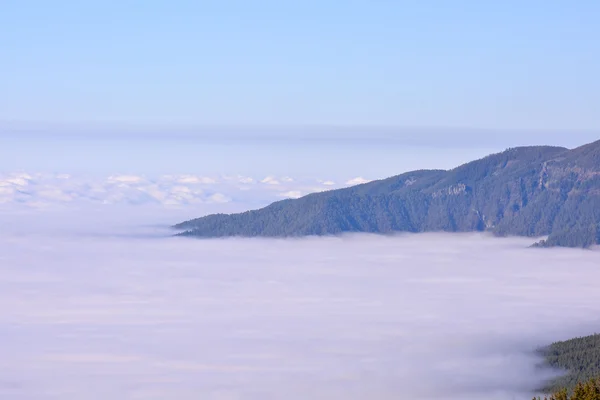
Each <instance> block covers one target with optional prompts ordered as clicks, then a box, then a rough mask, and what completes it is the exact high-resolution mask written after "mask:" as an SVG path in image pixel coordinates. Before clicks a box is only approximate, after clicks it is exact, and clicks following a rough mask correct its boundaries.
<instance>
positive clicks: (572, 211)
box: [175, 141, 600, 247]
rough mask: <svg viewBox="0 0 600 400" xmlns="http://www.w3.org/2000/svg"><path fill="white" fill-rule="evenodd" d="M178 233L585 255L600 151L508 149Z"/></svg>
mask: <svg viewBox="0 0 600 400" xmlns="http://www.w3.org/2000/svg"><path fill="white" fill-rule="evenodd" d="M175 228H177V229H179V230H181V231H182V233H181V235H183V236H194V237H223V236H270V237H274V236H305V235H332V234H339V233H344V232H373V233H391V232H398V231H403V232H427V231H447V232H464V231H490V232H493V233H495V234H498V235H523V236H531V237H540V236H549V237H548V239H547V240H546V241H544V242H541V243H540V245H542V246H554V245H560V246H573V247H576V246H578V247H588V246H590V245H592V244H595V243H600V141H597V142H594V143H591V144H588V145H586V146H582V147H579V148H576V149H573V150H568V149H565V148H562V147H548V146H537V147H519V148H513V149H509V150H506V151H504V152H502V153H498V154H493V155H490V156H488V157H485V158H483V159H480V160H477V161H473V162H470V163H468V164H464V165H461V166H459V167H457V168H455V169H452V170H449V171H443V170H421V171H413V172H408V173H404V174H402V175H398V176H394V177H391V178H388V179H383V180H379V181H374V182H370V183H366V184H363V185H358V186H354V187H350V188H345V189H339V190H332V191H328V192H322V193H314V194H310V195H308V196H305V197H302V198H300V199H295V200H283V201H279V202H276V203H273V204H271V205H269V206H267V207H265V208H262V209H260V210H253V211H247V212H244V213H239V214H231V215H225V214H216V215H209V216H206V217H203V218H198V219H194V220H190V221H186V222H183V223H181V224H178V225H176V226H175Z"/></svg>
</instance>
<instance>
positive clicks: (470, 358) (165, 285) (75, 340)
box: [0, 219, 600, 400]
mask: <svg viewBox="0 0 600 400" xmlns="http://www.w3.org/2000/svg"><path fill="white" fill-rule="evenodd" d="M44 223H46V222H43V221H40V220H39V219H38V220H36V221H35V223H34V224H32V225H31V226H29V231H30V234H24V233H23V231H19V232H18V234H16V233H15V232H13V231H11V230H10V229H8V228H7V225H4V229H3V232H2V233H1V237H0V239H1V240H0V255H1V258H2V262H1V263H0V272H1V273H0V310H1V312H0V337H2V338H3V343H4V350H3V357H2V358H1V359H0V377H1V379H0V397H1V398H10V399H14V400H22V399H36V400H37V399H57V400H58V399H61V400H62V399H71V398H77V399H81V400H91V399H94V400H95V399H107V398H114V399H180V400H186V399H194V400H195V399H199V398H201V399H207V400H213V399H214V400H221V399H252V400H264V399H283V398H285V399H289V400H295V399H306V398H311V399H323V400H324V399H346V400H363V399H364V400H366V399H378V400H387V399H399V398H417V399H452V400H454V399H456V400H458V399H461V400H462V399H476V398H477V399H480V398H483V397H485V398H486V399H502V400H504V399H513V398H524V399H527V398H528V397H527V396H529V395H530V393H529V391H530V390H531V389H532V388H533V387H535V386H536V384H538V383H540V382H541V381H542V380H543V379H544V378H546V377H548V376H549V373H548V371H541V370H539V369H537V368H536V363H537V361H538V360H537V359H535V358H534V357H532V356H531V353H530V352H531V350H532V349H533V348H535V347H536V346H538V345H540V344H545V343H547V342H550V341H553V340H557V339H562V338H566V337H569V336H571V335H579V334H587V333H591V332H593V330H594V324H595V323H597V322H598V318H597V315H598V312H599V311H600V293H599V292H598V290H597V285H596V282H597V281H598V278H600V270H599V269H598V267H597V266H598V265H599V261H600V253H598V252H596V251H580V250H565V249H556V250H532V249H527V248H526V245H527V244H528V243H529V242H528V241H524V240H521V239H491V238H488V237H485V236H481V235H438V234H427V235H402V236H397V237H382V236H347V237H343V238H320V239H316V238H311V239H302V240H261V239H255V240H204V241H197V240H187V239H175V238H157V237H155V238H141V237H138V238H128V239H126V238H123V237H119V238H115V237H99V236H91V235H82V234H81V233H80V232H77V235H75V234H65V235H58V236H57V235H53V234H45V233H43V232H45V231H49V232H51V229H50V230H49V229H47V228H48V227H46V230H44V229H41V225H43V224H44ZM36 224H37V225H36ZM11 226H12V225H8V227H9V228H10V227H11ZM74 232H75V231H74ZM107 232H108V231H107Z"/></svg>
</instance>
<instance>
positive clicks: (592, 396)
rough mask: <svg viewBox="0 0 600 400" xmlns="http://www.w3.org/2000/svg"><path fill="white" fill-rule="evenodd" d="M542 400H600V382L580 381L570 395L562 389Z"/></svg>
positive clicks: (591, 380)
mask: <svg viewBox="0 0 600 400" xmlns="http://www.w3.org/2000/svg"><path fill="white" fill-rule="evenodd" d="M584 382H585V383H584ZM533 400H541V398H540V397H537V398H535V397H534V398H533ZM544 400H600V380H598V379H597V378H590V379H588V380H587V381H580V382H578V383H577V384H576V385H575V387H574V388H573V390H572V393H571V394H570V395H569V390H567V389H566V388H562V389H558V390H557V391H555V392H554V394H553V395H551V396H550V397H544Z"/></svg>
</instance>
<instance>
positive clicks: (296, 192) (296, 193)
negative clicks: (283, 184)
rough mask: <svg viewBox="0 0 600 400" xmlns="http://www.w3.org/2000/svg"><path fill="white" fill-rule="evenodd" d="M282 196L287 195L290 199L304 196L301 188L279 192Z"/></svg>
mask: <svg viewBox="0 0 600 400" xmlns="http://www.w3.org/2000/svg"><path fill="white" fill-rule="evenodd" d="M279 196H280V197H287V198H289V199H297V198H299V197H302V192H300V191H299V190H290V191H289V192H284V193H280V194H279Z"/></svg>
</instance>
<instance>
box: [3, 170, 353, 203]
mask: <svg viewBox="0 0 600 400" xmlns="http://www.w3.org/2000/svg"><path fill="white" fill-rule="evenodd" d="M362 181H363V180H362V178H359V180H356V179H351V180H349V181H347V182H346V184H341V185H336V184H335V183H334V182H333V181H330V180H321V179H314V178H291V177H289V176H281V177H277V176H272V175H269V176H266V177H250V176H243V175H235V176H200V175H192V174H180V175H161V176H157V177H150V176H145V175H130V174H113V175H109V176H103V177H97V176H95V177H90V176H77V175H70V174H49V173H35V174H34V173H24V172H18V173H4V174H0V206H3V205H21V206H26V207H31V206H33V207H43V206H48V205H56V204H63V205H64V204H73V203H80V202H83V203H92V204H132V205H148V204H153V205H162V206H167V207H177V206H189V205H197V204H211V203H230V202H234V203H244V204H249V205H257V204H259V205H263V204H266V203H269V202H272V201H276V200H281V198H282V197H283V198H297V197H301V196H303V195H306V194H309V193H313V192H318V191H323V190H330V189H335V188H339V187H344V186H348V185H352V184H355V183H361V182H362Z"/></svg>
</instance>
